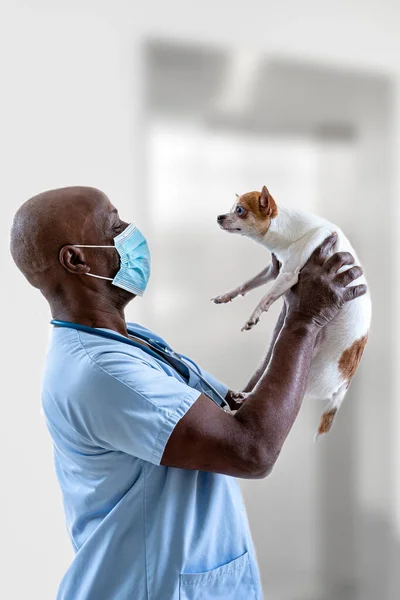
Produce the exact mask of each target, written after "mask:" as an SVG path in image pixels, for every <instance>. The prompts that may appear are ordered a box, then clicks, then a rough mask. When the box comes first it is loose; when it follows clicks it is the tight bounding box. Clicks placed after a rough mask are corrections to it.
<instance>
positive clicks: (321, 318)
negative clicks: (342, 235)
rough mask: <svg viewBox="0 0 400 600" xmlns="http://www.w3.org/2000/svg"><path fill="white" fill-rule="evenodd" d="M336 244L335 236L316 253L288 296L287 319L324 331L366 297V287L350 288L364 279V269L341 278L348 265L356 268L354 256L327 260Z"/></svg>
mask: <svg viewBox="0 0 400 600" xmlns="http://www.w3.org/2000/svg"><path fill="white" fill-rule="evenodd" d="M336 241H337V234H336V233H334V234H332V235H330V236H329V237H327V238H326V239H325V240H324V242H322V244H321V245H320V246H318V248H316V249H315V250H314V252H313V253H312V255H311V256H310V258H309V259H308V261H307V262H306V264H305V265H304V267H303V268H302V270H301V271H300V275H299V280H298V283H297V284H296V285H294V286H293V287H292V288H291V290H289V291H288V292H287V293H286V294H285V296H284V301H285V304H286V310H287V318H289V319H296V320H300V321H301V320H304V321H308V322H310V323H313V324H314V325H317V326H318V327H321V328H322V327H324V326H325V325H326V324H327V323H329V321H331V320H332V319H333V318H334V317H335V316H336V315H337V313H338V312H339V310H340V309H341V308H342V307H343V306H344V304H345V303H346V302H348V301H350V300H354V299H355V298H359V297H360V296H362V295H363V294H365V293H366V291H367V286H366V285H364V284H361V285H356V286H349V287H346V286H347V285H348V284H350V283H352V282H353V281H354V280H355V279H358V278H359V277H361V275H362V274H363V271H362V268H361V267H359V266H354V267H351V268H350V269H347V270H346V271H343V272H342V273H339V274H338V270H339V269H340V268H341V267H343V266H344V265H354V257H353V255H352V254H350V253H349V252H336V253H335V254H333V255H332V256H331V257H330V258H328V259H327V257H328V255H329V252H330V250H331V249H332V247H333V245H334V244H335V242H336Z"/></svg>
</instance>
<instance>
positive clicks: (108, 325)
mask: <svg viewBox="0 0 400 600" xmlns="http://www.w3.org/2000/svg"><path fill="white" fill-rule="evenodd" d="M51 313H52V317H53V319H58V320H59V321H70V322H71V323H79V324H80V325H86V326H88V327H103V328H105V329H112V330H113V331H116V332H118V333H120V334H121V335H124V336H128V332H127V330H126V322H125V314H124V310H123V309H118V308H115V307H112V306H100V307H99V306H96V308H94V307H81V306H73V307H65V306H59V305H58V306H54V305H52V306H51Z"/></svg>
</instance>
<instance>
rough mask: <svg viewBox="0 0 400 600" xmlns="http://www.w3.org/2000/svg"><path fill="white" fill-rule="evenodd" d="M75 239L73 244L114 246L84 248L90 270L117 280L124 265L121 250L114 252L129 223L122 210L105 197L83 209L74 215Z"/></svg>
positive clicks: (70, 241)
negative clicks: (117, 238) (121, 214)
mask: <svg viewBox="0 0 400 600" xmlns="http://www.w3.org/2000/svg"><path fill="white" fill-rule="evenodd" d="M73 221H74V224H75V227H74V230H75V231H76V232H78V231H79V232H80V233H79V237H78V233H75V234H74V238H73V239H71V240H69V243H73V244H84V245H93V246H110V248H84V249H83V250H84V254H85V262H86V263H87V264H88V265H89V267H90V271H91V272H92V273H95V274H96V275H102V276H103V277H115V275H116V273H117V271H118V270H119V266H120V258H119V254H118V252H117V250H113V249H112V247H114V238H115V237H117V235H119V234H120V233H122V232H123V231H124V229H126V227H127V226H128V223H127V222H126V221H123V220H122V219H121V218H120V217H119V214H118V210H117V209H116V208H115V206H113V204H111V202H110V200H109V199H108V198H107V196H105V195H104V197H102V198H101V199H98V200H97V201H96V202H94V203H93V204H92V205H91V206H90V210H88V207H87V206H84V205H83V206H82V208H81V212H80V211H79V210H78V211H77V213H75V215H74V219H73Z"/></svg>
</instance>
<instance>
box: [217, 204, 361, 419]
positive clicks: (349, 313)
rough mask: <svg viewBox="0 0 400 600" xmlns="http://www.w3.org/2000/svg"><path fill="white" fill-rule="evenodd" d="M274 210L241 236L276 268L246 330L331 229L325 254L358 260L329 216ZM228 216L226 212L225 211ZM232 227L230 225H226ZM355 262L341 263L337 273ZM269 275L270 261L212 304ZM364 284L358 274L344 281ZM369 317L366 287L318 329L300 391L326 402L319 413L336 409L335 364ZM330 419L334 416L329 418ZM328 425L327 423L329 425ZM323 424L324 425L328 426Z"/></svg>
mask: <svg viewBox="0 0 400 600" xmlns="http://www.w3.org/2000/svg"><path fill="white" fill-rule="evenodd" d="M277 211H278V212H277V215H276V216H275V217H274V218H272V219H271V222H270V225H269V228H268V230H267V231H266V233H265V234H264V235H259V234H255V235H252V233H251V230H248V231H246V230H245V231H244V232H243V233H242V235H248V236H249V237H252V238H253V239H254V240H255V241H256V242H258V243H260V244H262V245H263V246H265V247H266V248H267V249H268V250H269V251H270V252H272V253H274V254H275V256H276V257H277V259H278V260H279V262H280V263H281V268H280V271H279V274H278V276H277V278H276V279H275V282H274V284H273V286H272V287H271V289H270V290H269V291H268V293H267V294H266V295H265V296H264V297H263V298H262V299H261V301H260V303H259V304H258V306H257V307H256V309H255V310H254V312H253V314H252V315H251V317H250V319H249V320H248V321H247V323H246V324H245V326H244V327H243V329H251V328H252V327H253V326H254V325H255V324H256V323H257V322H258V320H259V318H260V315H261V313H262V312H265V311H267V310H268V308H269V307H270V306H271V305H272V304H273V303H274V302H275V301H276V300H277V299H278V298H279V297H280V296H282V295H283V294H284V293H285V292H286V291H287V290H288V289H289V288H291V287H292V286H293V285H295V284H296V282H297V280H298V275H299V271H300V269H301V268H302V267H303V266H304V264H305V263H306V262H307V260H308V258H309V257H310V256H311V254H312V252H313V251H314V250H315V248H316V247H317V246H319V245H320V244H321V243H322V242H323V241H324V240H325V239H326V238H327V237H328V236H329V235H330V234H331V233H333V232H335V231H336V232H337V234H338V239H337V241H336V243H335V244H334V246H333V248H332V250H331V252H330V255H331V254H334V253H336V252H343V251H344V252H350V253H351V254H352V255H353V257H354V259H355V263H354V264H355V265H360V263H359V260H358V257H357V253H356V251H355V250H354V248H353V247H352V245H351V244H350V242H349V240H348V239H347V237H346V236H345V235H344V233H343V231H341V229H339V227H336V226H335V225H333V224H332V223H330V222H329V221H327V220H325V219H323V218H321V217H319V216H316V215H314V214H311V213H308V212H303V211H299V210H288V209H285V208H284V207H282V206H280V205H279V206H277ZM233 214H234V211H233V212H232V213H229V217H230V219H231V221H230V223H234V224H236V221H235V220H234V219H235V217H233V219H232V216H233ZM227 216H228V215H227ZM227 229H228V231H229V230H231V231H233V229H232V228H227ZM352 266H354V265H351V266H348V265H345V266H343V267H341V268H340V269H339V271H338V273H341V272H342V271H344V270H346V269H349V268H351V267H352ZM272 279H273V274H272V269H271V265H269V266H268V267H267V268H266V269H264V270H263V271H262V272H261V273H259V274H258V275H256V277H254V278H252V279H250V280H249V281H247V282H246V283H245V284H242V285H241V286H239V287H238V288H235V289H234V290H232V291H230V292H228V293H227V294H223V295H222V296H217V297H216V298H213V300H214V301H215V302H216V303H221V302H228V301H230V300H232V299H233V298H234V297H236V296H238V295H244V294H246V293H247V292H248V291H250V290H251V289H254V288H256V287H259V286H260V285H264V284H265V283H267V282H268V281H271V280H272ZM361 283H366V279H365V276H364V275H362V276H361V277H359V278H358V279H356V280H354V281H353V282H352V283H351V284H349V285H359V284H361ZM370 322H371V298H370V293H369V290H367V293H366V294H364V295H363V296H360V297H359V298H357V299H355V300H352V301H350V302H347V303H346V304H345V305H344V307H343V308H342V309H341V310H340V311H339V313H338V314H337V315H336V317H335V318H334V319H333V320H332V321H331V322H330V323H328V324H327V325H326V326H325V327H324V328H323V331H322V334H323V337H322V339H321V342H320V343H319V344H318V346H317V347H316V350H315V353H314V356H313V359H312V364H311V369H310V374H309V378H308V383H307V389H306V393H305V397H306V398H310V399H318V400H323V401H325V402H326V403H327V405H326V408H325V412H324V416H325V415H328V413H330V411H332V410H333V409H336V410H334V413H333V415H334V414H335V412H336V411H337V410H338V409H339V407H340V405H341V403H342V401H343V398H344V396H345V394H346V391H347V389H348V387H349V385H350V381H349V380H348V378H346V376H345V375H344V374H343V373H342V371H341V370H340V368H339V363H340V360H341V357H342V356H343V353H344V352H345V351H346V350H347V349H349V348H350V347H351V346H352V345H353V344H354V342H356V341H357V340H360V339H361V338H363V337H364V336H366V335H367V334H368V331H369V327H370ZM332 420H333V417H332ZM329 426H330V425H329ZM329 426H328V429H329Z"/></svg>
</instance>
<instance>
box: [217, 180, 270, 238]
mask: <svg viewBox="0 0 400 600" xmlns="http://www.w3.org/2000/svg"><path fill="white" fill-rule="evenodd" d="M236 197H237V199H236V202H235V204H234V205H233V207H232V210H231V212H229V213H227V214H225V215H219V216H218V217H217V221H218V225H219V226H220V227H221V229H224V230H225V231H230V232H231V233H239V234H240V235H247V236H249V237H256V238H258V237H262V236H264V235H265V234H266V233H267V231H268V229H269V226H270V225H271V221H272V219H275V218H276V216H277V215H278V207H277V205H276V202H275V200H274V199H273V197H272V196H271V194H270V193H269V191H268V190H267V188H266V187H265V185H264V187H263V189H262V190H261V192H248V193H247V194H243V195H242V196H238V195H237V194H236Z"/></svg>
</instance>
